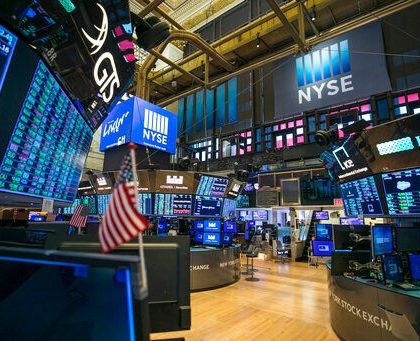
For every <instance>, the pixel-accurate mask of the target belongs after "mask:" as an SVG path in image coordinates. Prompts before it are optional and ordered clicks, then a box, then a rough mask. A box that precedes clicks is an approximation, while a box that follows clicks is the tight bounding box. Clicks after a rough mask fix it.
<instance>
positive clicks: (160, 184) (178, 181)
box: [155, 170, 195, 194]
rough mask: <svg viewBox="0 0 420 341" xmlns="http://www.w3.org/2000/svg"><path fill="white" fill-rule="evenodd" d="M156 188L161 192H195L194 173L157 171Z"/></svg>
mask: <svg viewBox="0 0 420 341" xmlns="http://www.w3.org/2000/svg"><path fill="white" fill-rule="evenodd" d="M155 181H156V184H155V190H156V192H159V193H174V194H184V193H185V194H194V192H195V188H194V173H193V172H176V171H163V170H157V171H156V178H155Z"/></svg>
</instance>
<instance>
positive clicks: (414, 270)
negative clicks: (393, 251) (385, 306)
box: [408, 255, 420, 281]
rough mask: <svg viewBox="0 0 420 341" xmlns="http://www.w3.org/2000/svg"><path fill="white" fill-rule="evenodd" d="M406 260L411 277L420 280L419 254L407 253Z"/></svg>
mask: <svg viewBox="0 0 420 341" xmlns="http://www.w3.org/2000/svg"><path fill="white" fill-rule="evenodd" d="M408 262H409V264H410V273H411V279H412V280H413V281H420V255H408Z"/></svg>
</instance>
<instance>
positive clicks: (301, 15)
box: [297, 0, 306, 41]
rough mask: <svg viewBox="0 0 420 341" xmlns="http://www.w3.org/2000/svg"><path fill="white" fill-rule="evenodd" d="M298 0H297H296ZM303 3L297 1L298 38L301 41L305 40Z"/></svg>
mask: <svg viewBox="0 0 420 341" xmlns="http://www.w3.org/2000/svg"><path fill="white" fill-rule="evenodd" d="M297 1H299V0H297ZM304 6H305V5H304V4H303V3H302V2H300V1H299V3H298V27H299V38H300V40H301V41H306V34H305V15H304V12H303V7H304Z"/></svg>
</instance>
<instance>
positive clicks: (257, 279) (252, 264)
mask: <svg viewBox="0 0 420 341" xmlns="http://www.w3.org/2000/svg"><path fill="white" fill-rule="evenodd" d="M257 255H258V253H257ZM255 257H256V255H255V253H253V254H250V255H246V263H247V270H248V258H251V277H247V278H245V280H246V281H249V282H258V281H259V280H260V279H259V278H256V277H254V258H255Z"/></svg>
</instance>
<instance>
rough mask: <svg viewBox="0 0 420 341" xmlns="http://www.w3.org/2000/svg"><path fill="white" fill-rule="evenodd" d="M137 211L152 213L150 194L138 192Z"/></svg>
mask: <svg viewBox="0 0 420 341" xmlns="http://www.w3.org/2000/svg"><path fill="white" fill-rule="evenodd" d="M139 212H140V213H141V214H152V213H153V212H152V194H151V193H140V194H139Z"/></svg>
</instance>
